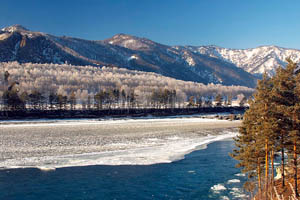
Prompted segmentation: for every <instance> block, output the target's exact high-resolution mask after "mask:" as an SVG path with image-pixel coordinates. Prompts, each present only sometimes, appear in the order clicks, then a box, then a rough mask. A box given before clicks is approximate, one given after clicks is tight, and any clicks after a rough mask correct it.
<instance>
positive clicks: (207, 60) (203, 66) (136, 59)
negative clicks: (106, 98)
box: [0, 25, 300, 87]
mask: <svg viewBox="0 0 300 200" xmlns="http://www.w3.org/2000/svg"><path fill="white" fill-rule="evenodd" d="M289 56H290V57H291V58H292V59H293V60H294V61H297V62H298V61H299V58H300V51H299V50H294V49H284V48H280V47H276V46H263V47H258V48H255V49H245V50H234V49H226V48H221V47H217V46H199V47H196V46H168V45H164V44H160V43H157V42H154V41H151V40H149V39H146V38H140V37H135V36H131V35H126V34H117V35H115V36H113V37H112V38H109V39H106V40H96V41H91V40H84V39H79V38H73V37H66V36H61V37H59V36H54V35H51V34H46V33H42V32H34V31H30V30H28V29H26V28H24V27H22V26H21V25H14V26H10V27H6V28H3V29H1V31H0V62H9V61H18V62H20V63H26V62H32V63H58V64H60V63H69V64H71V65H93V66H103V65H105V66H116V67H121V68H127V69H131V70H140V71H146V72H156V73H159V74H162V75H164V76H169V77H173V78H176V79H180V80H185V81H194V82H201V83H205V84H208V83H215V84H223V85H243V86H247V87H255V85H256V81H257V77H259V76H260V75H261V73H263V72H264V71H266V72H267V73H269V74H270V75H272V74H273V73H274V70H275V68H276V66H278V65H284V64H285V58H286V57H289Z"/></svg>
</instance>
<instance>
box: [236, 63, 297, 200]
mask: <svg viewBox="0 0 300 200" xmlns="http://www.w3.org/2000/svg"><path fill="white" fill-rule="evenodd" d="M287 61H288V65H287V66H286V68H282V67H278V68H277V70H276V75H275V76H273V77H271V78H270V77H267V76H266V75H264V77H263V79H262V80H260V81H259V82H258V86H257V89H256V92H255V93H254V95H253V98H252V99H250V100H249V106H250V108H249V109H248V110H247V111H246V112H245V114H244V119H243V122H242V126H241V128H240V130H239V135H238V136H237V137H236V138H235V145H236V148H235V149H234V151H233V153H232V154H231V155H232V156H233V157H234V158H235V159H236V160H238V162H239V163H238V165H237V167H240V168H242V172H244V173H246V174H247V175H248V182H246V183H245V185H244V186H245V188H246V189H247V191H249V192H253V191H257V196H256V197H258V199H273V198H274V197H275V198H276V196H275V195H276V192H278V191H275V190H276V188H275V187H274V181H275V180H274V160H275V158H276V156H279V157H280V163H281V186H282V188H286V187H290V185H289V184H290V183H287V177H286V176H287V175H288V176H292V178H293V184H292V185H293V190H294V191H293V192H294V194H295V196H296V197H295V198H298V197H299V193H298V185H297V184H298V183H297V176H298V161H297V159H298V155H299V153H300V131H299V130H300V74H299V73H298V71H297V64H296V63H293V62H292V61H291V60H290V59H288V60H287ZM287 165H288V166H289V168H290V169H291V166H292V168H293V170H292V171H293V172H292V174H290V173H289V174H286V168H287V167H286V166H287ZM290 178H291V177H290Z"/></svg>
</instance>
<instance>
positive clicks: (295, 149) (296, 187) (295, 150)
mask: <svg viewBox="0 0 300 200" xmlns="http://www.w3.org/2000/svg"><path fill="white" fill-rule="evenodd" d="M296 144H297V140H294V182H295V194H296V197H299V194H298V184H297V145H296Z"/></svg>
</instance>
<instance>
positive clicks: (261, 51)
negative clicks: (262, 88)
mask: <svg viewBox="0 0 300 200" xmlns="http://www.w3.org/2000/svg"><path fill="white" fill-rule="evenodd" d="M186 48H188V49H189V50H191V51H193V52H196V53H200V54H203V55H208V56H211V57H215V58H221V59H224V60H226V61H228V62H231V63H233V64H235V65H236V66H238V67H240V68H242V69H244V70H245V71H247V72H249V73H251V74H255V75H259V76H261V75H262V74H263V73H264V72H266V73H267V74H268V75H270V76H272V75H274V73H275V71H276V67H278V66H285V65H286V64H287V63H286V58H288V57H290V58H291V59H292V60H293V61H294V62H299V61H300V50H296V49H287V48H282V47H278V46H261V47H257V48H252V49H227V48H222V47H217V46H200V47H194V46H188V47H186Z"/></svg>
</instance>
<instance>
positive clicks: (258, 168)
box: [257, 158, 261, 199]
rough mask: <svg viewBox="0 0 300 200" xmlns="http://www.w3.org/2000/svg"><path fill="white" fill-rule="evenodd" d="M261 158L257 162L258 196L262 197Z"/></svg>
mask: <svg viewBox="0 0 300 200" xmlns="http://www.w3.org/2000/svg"><path fill="white" fill-rule="evenodd" d="M259 161H260V159H259V158H258V163H257V177H258V197H259V199H261V176H260V173H261V172H260V162H259Z"/></svg>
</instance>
